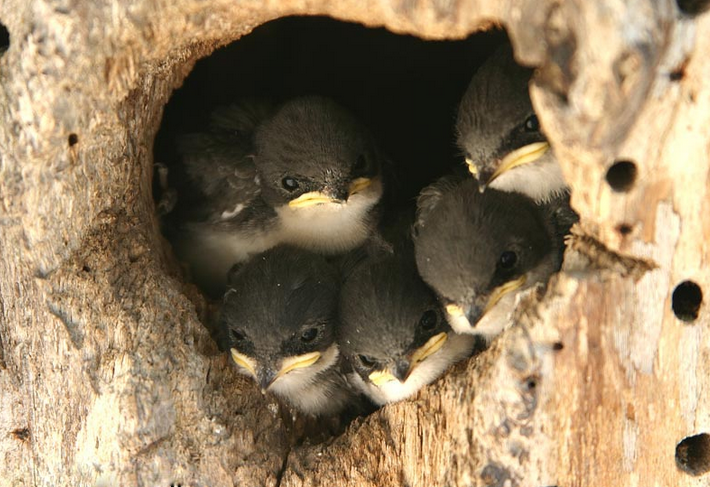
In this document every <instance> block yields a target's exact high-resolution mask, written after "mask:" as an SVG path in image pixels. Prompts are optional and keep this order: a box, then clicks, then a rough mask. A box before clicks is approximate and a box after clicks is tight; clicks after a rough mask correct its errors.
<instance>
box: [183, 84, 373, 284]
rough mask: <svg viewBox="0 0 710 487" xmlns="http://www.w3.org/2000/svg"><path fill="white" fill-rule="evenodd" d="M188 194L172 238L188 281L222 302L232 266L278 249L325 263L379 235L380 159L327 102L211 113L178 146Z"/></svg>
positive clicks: (352, 122) (305, 100) (360, 129)
mask: <svg viewBox="0 0 710 487" xmlns="http://www.w3.org/2000/svg"><path fill="white" fill-rule="evenodd" d="M179 152H180V153H181V155H182V158H183V162H184V166H185V172H186V175H187V180H188V181H187V182H188V186H187V188H185V189H183V190H182V195H181V194H180V193H178V205H180V201H181V200H182V201H185V203H184V204H183V205H182V206H180V207H179V208H178V211H176V214H175V215H174V216H173V219H174V220H175V223H174V224H173V225H172V226H173V228H174V231H173V232H172V233H173V235H171V236H170V237H172V238H171V240H172V242H173V247H174V249H175V250H176V253H177V255H178V257H179V258H180V259H181V260H183V261H184V262H186V263H187V264H188V265H189V267H190V271H191V274H192V276H193V279H194V281H195V282H196V283H197V284H198V285H200V286H201V287H202V289H203V290H205V291H206V292H207V293H208V294H211V295H213V296H215V295H221V293H222V292H223V290H224V285H225V279H226V278H225V276H226V274H227V271H228V270H229V268H230V267H231V266H232V264H234V263H237V262H244V261H245V260H247V259H248V258H249V257H250V256H253V255H256V254H258V253H260V252H263V251H265V250H267V249H269V248H271V247H274V246H276V245H278V244H282V243H283V244H291V245H294V246H297V247H301V248H305V249H309V250H312V251H315V252H319V253H323V254H337V253H341V252H346V251H348V250H350V249H353V248H355V247H357V246H359V245H360V244H362V243H363V242H364V241H365V240H366V239H367V237H368V236H369V234H370V232H371V230H372V229H373V228H374V227H375V226H376V224H377V219H378V211H377V207H378V202H379V201H380V198H381V196H382V193H383V183H382V177H381V174H382V163H383V156H382V154H381V153H380V151H379V149H378V148H377V146H376V144H375V142H374V139H373V137H372V135H371V134H370V133H369V132H368V130H367V129H366V128H365V127H364V126H363V125H362V124H360V123H359V122H358V121H357V120H356V119H355V118H354V117H353V116H352V115H350V113H348V112H347V111H346V110H345V109H343V108H342V107H340V106H339V105H337V104H336V103H335V102H333V101H332V100H330V99H327V98H322V97H317V96H308V97H302V98H296V99H293V100H290V101H288V102H286V103H284V104H283V105H281V106H280V107H276V108H273V107H270V106H269V105H266V104H260V103H254V102H252V103H242V104H241V105H233V106H229V107H224V108H220V109H218V110H216V111H215V112H214V113H213V115H212V123H211V125H210V127H209V128H208V130H207V131H206V132H204V133H200V134H192V135H188V136H186V137H185V138H184V140H182V141H181V143H180V144H179Z"/></svg>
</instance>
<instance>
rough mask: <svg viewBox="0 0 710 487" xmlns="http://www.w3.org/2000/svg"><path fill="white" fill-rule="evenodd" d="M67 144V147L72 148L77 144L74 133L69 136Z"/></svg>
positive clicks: (77, 138)
mask: <svg viewBox="0 0 710 487" xmlns="http://www.w3.org/2000/svg"><path fill="white" fill-rule="evenodd" d="M67 142H68V143H69V147H74V146H75V145H76V144H78V143H79V136H78V135H76V134H74V133H72V134H69V137H68V138H67Z"/></svg>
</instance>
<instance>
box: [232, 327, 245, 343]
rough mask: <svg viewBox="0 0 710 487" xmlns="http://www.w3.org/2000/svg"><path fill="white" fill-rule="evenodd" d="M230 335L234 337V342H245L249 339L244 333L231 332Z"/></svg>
mask: <svg viewBox="0 0 710 487" xmlns="http://www.w3.org/2000/svg"><path fill="white" fill-rule="evenodd" d="M229 333H230V335H232V340H234V341H235V342H243V341H244V340H246V339H247V336H246V335H245V334H244V332H243V331H239V330H229Z"/></svg>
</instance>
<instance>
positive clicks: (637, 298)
mask: <svg viewBox="0 0 710 487" xmlns="http://www.w3.org/2000/svg"><path fill="white" fill-rule="evenodd" d="M683 3H684V4H685V3H687V2H683ZM696 3H697V4H698V5H701V6H702V5H703V4H706V3H707V2H696ZM292 14H309V15H310V14H326V15H330V16H332V17H335V18H338V19H343V20H351V21H356V22H361V23H363V24H366V25H370V26H375V25H384V26H386V27H387V28H388V29H390V30H392V31H394V32H398V33H409V34H415V35H418V36H421V37H424V38H429V39H443V38H463V37H465V36H466V35H468V34H470V33H472V32H474V31H477V30H480V29H484V28H488V27H490V26H492V25H502V26H504V27H505V28H506V29H507V30H508V34H509V35H510V37H511V40H512V42H513V45H514V47H515V51H516V56H517V57H518V60H519V61H520V62H521V63H524V64H527V65H531V66H535V67H537V68H538V69H537V71H536V75H535V80H534V86H533V88H532V95H533V101H534V104H535V107H536V109H537V111H538V114H539V117H540V119H541V121H542V125H543V126H544V128H545V130H546V132H547V134H548V136H549V138H550V141H551V143H552V146H553V149H554V150H555V152H556V154H557V155H558V158H559V159H560V161H561V164H562V166H563V169H564V172H565V175H566V176H567V179H568V181H569V182H570V185H571V187H572V188H573V193H572V203H573V206H574V208H575V209H576V210H577V211H578V212H579V213H580V215H581V224H580V226H579V228H577V229H576V230H575V236H574V237H573V238H572V239H571V242H570V250H569V252H568V256H567V260H566V264H565V269H564V271H563V272H562V273H560V274H559V275H558V276H556V277H555V278H554V279H553V280H552V282H551V283H550V285H549V286H548V288H547V290H546V291H545V292H543V293H539V294H538V295H534V296H531V297H529V298H527V299H526V300H525V301H524V302H523V303H521V306H520V307H519V309H518V312H517V319H516V323H515V325H514V326H513V327H512V328H511V329H510V330H508V331H507V332H506V333H505V334H504V335H503V336H501V337H500V338H499V339H498V340H496V341H495V342H494V344H493V346H492V347H491V349H490V350H488V351H486V352H485V353H483V354H481V355H479V356H478V357H476V358H474V359H472V360H471V361H469V362H468V363H465V364H461V365H459V366H457V367H456V368H455V369H454V370H453V372H452V373H450V374H448V375H447V376H446V377H445V378H443V379H442V380H439V381H438V382H437V383H436V384H434V385H432V386H431V387H429V388H427V389H425V390H424V391H422V392H421V393H420V394H419V395H418V398H417V399H416V400H414V401H407V402H403V403H399V404H395V405H391V406H388V407H385V408H383V409H381V410H380V411H378V412H376V413H374V414H372V415H371V416H369V417H367V418H365V419H359V420H357V421H355V423H353V424H352V425H351V427H350V428H349V429H348V430H347V431H346V432H345V434H343V435H341V436H339V437H338V438H336V439H335V440H333V441H331V442H329V443H327V444H319V445H315V446H313V445H308V444H299V443H298V442H297V441H295V439H296V438H297V437H298V435H297V431H296V430H295V429H294V425H292V424H291V420H290V418H289V417H288V416H287V415H284V414H283V413H282V412H281V411H280V410H279V408H278V407H277V406H276V404H275V403H273V402H272V401H271V400H270V399H269V398H265V397H262V396H261V395H260V394H259V393H258V392H256V389H255V388H254V387H253V386H252V385H251V383H249V382H246V381H244V380H243V379H242V378H240V377H238V376H237V375H236V374H235V373H234V370H233V368H231V367H230V366H229V363H228V357H226V356H225V355H220V354H218V353H217V350H216V347H215V346H214V344H213V342H212V341H211V339H210V337H209V334H208V332H207V331H206V329H205V328H204V326H203V325H202V324H201V323H200V318H201V317H202V318H204V316H205V314H206V313H207V311H208V310H207V306H206V304H205V302H204V301H203V300H202V298H201V296H200V294H199V293H198V292H197V291H196V290H195V289H194V288H193V287H192V286H190V285H187V284H185V283H183V282H182V280H181V279H180V276H179V272H178V267H177V265H176V264H175V262H174V261H173V260H172V259H171V257H170V254H169V252H167V251H166V249H167V245H166V243H165V242H164V241H163V239H162V237H161V235H160V231H159V229H158V225H157V221H156V217H155V214H154V206H153V201H152V196H151V178H152V163H153V160H152V144H153V140H154V138H155V134H156V131H157V129H158V127H159V125H160V121H161V116H162V109H163V106H164V105H165V103H166V102H167V101H168V99H169V97H170V94H171V92H172V90H173V89H175V88H176V87H178V86H179V85H180V84H181V83H182V81H183V79H184V78H185V76H186V75H187V74H188V73H189V71H190V70H191V68H192V66H193V65H194V63H195V61H196V60H197V59H199V58H200V57H203V56H205V55H208V54H209V53H211V52H212V51H213V50H214V49H216V48H217V47H219V46H222V45H224V44H226V43H229V42H231V41H233V40H235V39H237V38H239V37H240V36H242V35H244V34H246V33H248V32H249V31H251V30H252V29H253V28H254V27H256V26H258V25H260V24H262V23H264V22H265V21H267V20H270V19H273V18H277V17H281V16H285V15H292ZM0 22H2V23H3V24H4V25H5V26H6V27H7V29H8V31H9V32H10V47H9V50H8V51H7V52H5V53H4V55H2V58H0V107H1V108H2V113H1V114H0V116H1V118H2V125H1V126H0V203H1V206H0V257H1V258H0V458H1V461H0V472H1V473H0V485H11V486H20V485H52V486H55V485H106V486H108V485H145V486H147V485H159V486H168V485H182V486H187V485H191V486H217V485H231V484H234V485H268V486H276V485H281V486H307V485H363V486H368V485H372V486H378V487H382V486H400V485H409V486H417V485H452V486H453V485H457V486H458V485H460V486H472V485H473V486H478V485H490V486H501V487H502V486H508V485H510V486H516V485H518V486H540V487H542V486H552V485H558V486H560V487H562V486H565V487H571V486H591V485H599V486H605V485H629V486H631V485H641V486H651V485H658V486H668V485H673V486H685V485H687V486H690V485H693V486H695V485H701V484H702V485H710V481H708V477H697V476H695V475H692V474H690V473H687V471H688V470H692V471H693V472H694V473H695V474H700V473H701V472H702V471H703V470H704V468H705V467H707V468H708V469H710V460H708V458H707V457H710V451H706V450H708V446H707V445H706V444H705V443H703V442H702V441H700V442H691V443H690V444H689V445H690V446H688V444H686V446H682V447H681V448H680V449H679V458H678V460H677V459H676V446H677V444H678V443H679V442H680V441H681V440H683V439H684V438H686V437H690V436H693V435H698V434H701V433H708V432H710V431H709V430H710V409H709V408H708V407H707V404H709V403H710V397H709V396H710V361H709V360H708V355H709V354H710V335H708V333H707V326H708V321H709V319H710V318H709V316H710V315H709V313H708V311H707V306H703V305H701V307H700V310H699V314H698V317H697V319H695V320H693V321H682V320H679V319H678V318H677V317H676V316H675V315H674V311H673V298H672V295H673V291H674V289H675V287H676V286H677V285H678V284H679V283H680V282H681V281H685V280H691V281H693V282H695V283H696V284H697V285H698V286H699V287H700V289H701V290H707V289H710V288H709V287H708V284H709V280H710V274H709V273H708V272H707V265H708V263H709V262H710V246H708V245H707V243H706V242H705V240H704V239H705V238H710V218H708V216H707V215H708V214H710V197H709V195H708V187H709V185H710V160H709V155H708V154H709V153H710V130H709V129H708V127H710V85H708V83H707V80H708V79H710V55H708V53H710V15H708V14H700V15H697V16H693V15H686V14H683V13H681V12H679V10H678V7H677V6H676V4H675V2H672V1H669V0H630V1H624V2H622V1H620V0H596V1H585V0H570V1H568V2H557V1H555V0H509V1H503V0H499V1H486V0H461V1H444V0H420V1H409V0H390V1H386V0H378V1H376V0H369V1H366V2H362V1H357V0H343V1H339V2H328V1H325V0H301V1H298V0H272V1H269V2H262V1H258V0H252V1H241V2H233V1H227V0H210V1H197V0H176V1H174V2H157V1H150V0H137V1H134V2H113V3H108V2H60V1H50V0H33V1H27V0H0ZM621 160H624V161H630V162H632V163H633V164H634V165H635V168H636V172H635V173H636V177H635V179H634V178H631V179H633V181H631V184H630V185H624V184H619V183H620V182H621V183H625V182H628V181H624V177H623V176H629V174H628V173H624V172H622V173H621V174H620V177H621V180H620V181H619V180H617V179H615V177H612V175H613V172H612V174H611V175H609V177H607V171H608V170H609V168H610V167H611V166H612V165H613V163H614V162H616V161H621ZM627 167H628V166H627ZM622 169H623V167H622ZM607 179H609V180H610V181H611V182H613V183H614V185H615V186H616V187H617V188H621V187H623V186H630V189H627V190H625V191H617V190H614V189H612V187H611V186H610V184H609V183H608V182H607ZM681 297H682V296H681ZM691 301H692V300H691ZM676 304H677V303H676ZM691 304H693V303H691ZM689 464H691V465H690V467H692V468H689ZM679 466H680V467H679ZM681 467H683V468H685V470H684V469H683V468H681Z"/></svg>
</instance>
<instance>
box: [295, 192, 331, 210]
mask: <svg viewBox="0 0 710 487" xmlns="http://www.w3.org/2000/svg"><path fill="white" fill-rule="evenodd" d="M325 203H341V201H340V200H336V199H334V198H331V197H330V196H328V195H326V194H323V193H321V192H320V191H311V192H310V193H304V194H302V195H301V196H299V197H298V198H296V199H295V200H291V201H289V202H288V206H290V207H291V208H306V207H309V206H315V205H322V204H325Z"/></svg>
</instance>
